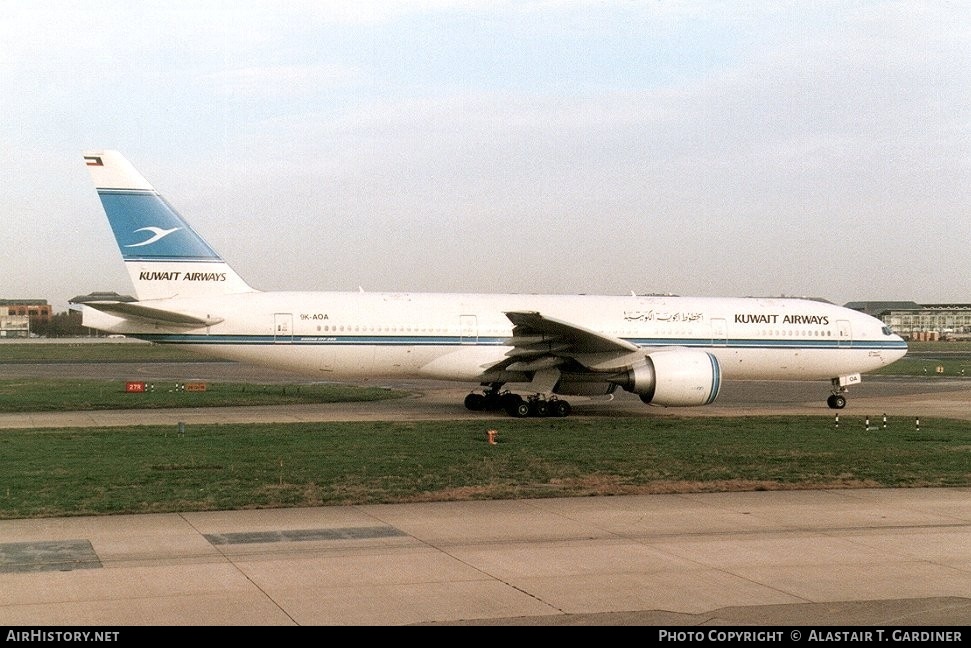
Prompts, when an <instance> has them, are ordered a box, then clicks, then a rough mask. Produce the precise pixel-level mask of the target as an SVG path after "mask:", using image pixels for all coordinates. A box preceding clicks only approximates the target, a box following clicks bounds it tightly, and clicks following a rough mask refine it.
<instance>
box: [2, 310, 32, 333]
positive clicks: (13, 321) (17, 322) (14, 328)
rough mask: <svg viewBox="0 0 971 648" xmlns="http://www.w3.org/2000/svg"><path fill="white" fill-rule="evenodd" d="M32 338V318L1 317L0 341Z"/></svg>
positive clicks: (22, 316) (19, 316) (17, 316)
mask: <svg viewBox="0 0 971 648" xmlns="http://www.w3.org/2000/svg"><path fill="white" fill-rule="evenodd" d="M26 337H30V318H29V317H27V316H26V315H0V339H5V338H26Z"/></svg>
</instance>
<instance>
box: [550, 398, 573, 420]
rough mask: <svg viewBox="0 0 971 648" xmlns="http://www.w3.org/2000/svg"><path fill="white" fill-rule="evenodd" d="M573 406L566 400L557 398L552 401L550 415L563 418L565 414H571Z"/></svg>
mask: <svg viewBox="0 0 971 648" xmlns="http://www.w3.org/2000/svg"><path fill="white" fill-rule="evenodd" d="M572 411H573V408H572V407H571V406H570V404H569V403H568V402H566V401H565V400H555V401H553V402H552V403H550V416H557V417H560V418H563V417H564V416H569V415H570V412H572Z"/></svg>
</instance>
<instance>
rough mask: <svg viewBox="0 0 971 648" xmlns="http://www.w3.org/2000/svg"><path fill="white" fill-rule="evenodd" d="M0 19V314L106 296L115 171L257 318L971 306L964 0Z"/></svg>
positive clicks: (56, 14) (237, 10) (970, 71)
mask: <svg viewBox="0 0 971 648" xmlns="http://www.w3.org/2000/svg"><path fill="white" fill-rule="evenodd" d="M0 8H2V12H3V13H2V19H0V136H2V140H0V145H2V146H0V156H2V158H3V168H4V171H5V173H4V180H3V181H2V182H0V188H2V190H0V215H2V216H0V218H2V224H3V227H2V235H0V241H2V247H0V298H38V299H47V300H48V301H49V302H50V303H52V304H53V305H54V306H55V310H64V309H66V308H67V300H68V299H69V298H71V297H73V296H75V295H79V294H85V293H88V292H92V291H103V290H114V291H117V292H121V293H128V294H130V293H132V288H131V285H130V283H129V281H128V276H127V273H126V272H125V271H124V268H123V266H122V262H121V255H120V253H119V252H118V249H117V247H116V245H115V242H114V239H113V237H112V235H111V232H110V230H109V228H108V224H107V221H106V220H105V218H104V213H103V212H102V210H101V205H100V202H99V201H98V198H97V194H96V193H95V191H94V189H93V187H92V185H91V182H90V179H89V176H88V173H87V170H86V168H85V166H84V164H83V161H82V158H81V153H82V151H84V150H88V149H97V148H114V149H118V150H120V151H121V152H122V153H123V154H124V155H125V156H126V157H128V159H129V160H131V161H132V162H133V163H134V164H135V166H136V167H137V168H138V169H139V170H140V171H141V172H142V174H143V175H144V176H145V177H146V178H147V179H148V180H149V181H150V182H152V183H153V184H154V185H155V187H156V188H157V189H158V190H159V191H160V192H162V194H163V195H164V196H165V197H166V198H167V199H168V200H169V202H171V203H172V204H173V205H174V206H175V207H176V208H177V209H178V210H179V211H180V212H181V213H182V214H183V216H185V217H186V218H187V220H188V221H189V222H190V223H191V224H192V225H193V227H194V228H195V229H196V230H197V231H198V232H200V233H201V234H202V235H203V236H204V237H205V238H206V239H207V240H208V241H209V242H210V243H211V244H212V245H213V247H215V248H216V249H217V250H218V251H220V252H221V253H222V254H223V256H224V257H225V258H226V260H227V261H228V262H229V263H230V264H231V265H232V266H233V267H234V268H235V269H236V270H237V271H238V272H239V273H240V274H241V275H242V276H243V277H244V278H245V279H246V280H247V281H249V283H250V284H252V285H253V286H254V287H257V288H260V289H264V290H272V289H299V290H357V289H358V288H359V287H362V288H364V289H365V290H368V291H414V292H417V291H447V292H519V293H547V292H549V293H604V294H628V293H630V291H632V290H633V291H635V292H638V293H647V292H673V293H677V294H683V295H711V296H715V295H728V296H744V295H783V294H784V295H799V296H812V297H822V298H825V299H829V300H831V301H834V302H837V303H845V302H847V301H852V300H864V299H865V300H915V301H917V302H922V303H938V302H964V303H968V302H971V3H966V2H957V1H954V2H946V1H943V0H942V1H928V2H828V1H825V0H811V1H806V2H800V1H796V2H785V1H766V2H740V1H736V0H732V1H727V2H714V1H699V2H688V1H680V0H679V1H672V0H645V1H643V2H636V1H620V0H617V1H611V0H603V1H597V2H595V1H586V2H582V1H577V2H567V1H559V0H547V1H542V0H537V1H535V2H529V1H527V2H502V1H488V2H485V1H483V2H479V1H476V0H452V1H449V0H439V1H434V0H429V1H424V2H422V1H418V0H414V1H402V2H394V1H391V0H376V1H373V2H372V1H369V0H365V1H362V0H348V1H346V2H344V1H340V2H322V1H318V0H314V1H306V2H298V1H287V2H251V1H246V0H230V1H227V2H212V1H208V0H190V1H187V2H180V1H173V0H169V1H167V2H130V1H128V0H125V1H119V2H107V1H99V0H86V1H85V2H45V1H43V0H22V1H21V0H6V1H5V2H3V4H2V6H0Z"/></svg>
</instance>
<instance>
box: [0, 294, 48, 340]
mask: <svg viewBox="0 0 971 648" xmlns="http://www.w3.org/2000/svg"><path fill="white" fill-rule="evenodd" d="M52 315H53V313H52V312H51V306H50V304H48V303H47V300H46V299H0V336H3V337H28V336H29V335H30V331H32V330H35V329H46V328H47V325H48V324H50V321H51V316H52Z"/></svg>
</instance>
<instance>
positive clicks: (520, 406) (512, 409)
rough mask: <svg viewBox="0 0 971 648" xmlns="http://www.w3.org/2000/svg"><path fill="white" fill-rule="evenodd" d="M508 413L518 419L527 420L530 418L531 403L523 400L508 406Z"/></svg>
mask: <svg viewBox="0 0 971 648" xmlns="http://www.w3.org/2000/svg"><path fill="white" fill-rule="evenodd" d="M506 413H507V414H509V416H515V417H516V418H525V417H527V416H529V403H527V402H526V401H524V400H522V399H520V401H519V402H518V403H510V404H509V405H507V406H506Z"/></svg>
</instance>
